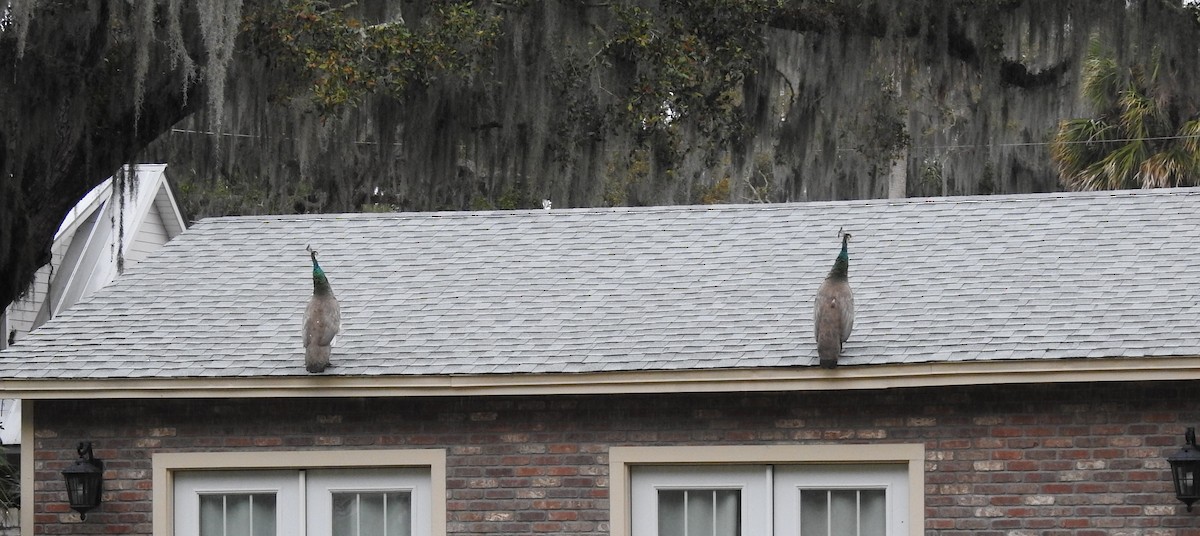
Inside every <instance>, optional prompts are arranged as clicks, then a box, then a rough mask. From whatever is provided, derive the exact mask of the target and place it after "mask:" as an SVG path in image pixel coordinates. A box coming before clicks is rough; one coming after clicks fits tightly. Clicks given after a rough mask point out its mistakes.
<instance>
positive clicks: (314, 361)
mask: <svg viewBox="0 0 1200 536" xmlns="http://www.w3.org/2000/svg"><path fill="white" fill-rule="evenodd" d="M330 350H331V348H330V347H329V346H320V345H317V344H314V345H311V346H309V347H308V348H305V349H304V368H305V369H307V370H308V371H309V372H324V371H325V367H328V366H329V354H330Z"/></svg>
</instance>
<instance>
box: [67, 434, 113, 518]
mask: <svg viewBox="0 0 1200 536" xmlns="http://www.w3.org/2000/svg"><path fill="white" fill-rule="evenodd" d="M75 451H76V452H78V453H79V459H78V460H75V463H73V464H71V466H70V467H67V468H66V469H63V472H62V474H63V478H65V479H66V480H67V501H68V502H70V503H71V508H72V509H74V510H75V511H76V512H79V519H80V520H84V519H87V511H88V510H91V509H92V508H95V507H97V506H100V492H101V491H103V490H104V461H103V460H97V459H96V458H95V457H94V456H92V444H91V442H88V443H86V444H84V443H82V442H81V443H79V446H78V447H76V448H75Z"/></svg>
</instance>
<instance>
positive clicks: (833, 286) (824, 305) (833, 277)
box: [813, 231, 854, 368]
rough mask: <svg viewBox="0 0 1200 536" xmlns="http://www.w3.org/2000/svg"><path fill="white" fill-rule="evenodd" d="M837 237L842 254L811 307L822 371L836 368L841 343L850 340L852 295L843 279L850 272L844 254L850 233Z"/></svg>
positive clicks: (852, 326)
mask: <svg viewBox="0 0 1200 536" xmlns="http://www.w3.org/2000/svg"><path fill="white" fill-rule="evenodd" d="M838 234H840V235H842V252H841V253H839V254H838V256H837V260H835V261H834V262H833V269H832V270H829V275H828V276H826V277H825V281H823V282H822V283H821V288H820V289H818V290H817V301H816V304H815V305H814V307H813V331H814V333H815V334H816V337H817V355H818V356H820V358H821V366H822V367H824V368H834V367H836V366H837V361H838V357H839V356H840V355H841V354H842V343H844V342H846V339H849V338H850V330H852V329H854V293H852V292H851V291H850V281H849V280H848V279H847V277H846V276H847V274H846V272H847V270H848V269H849V268H850V254H849V253H847V251H846V246H847V244H848V243H849V242H850V233H842V232H841V231H838Z"/></svg>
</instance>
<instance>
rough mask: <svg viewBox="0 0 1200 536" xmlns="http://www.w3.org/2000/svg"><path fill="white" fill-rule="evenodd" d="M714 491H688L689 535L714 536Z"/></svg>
mask: <svg viewBox="0 0 1200 536" xmlns="http://www.w3.org/2000/svg"><path fill="white" fill-rule="evenodd" d="M712 534H713V492H711V491H707V490H689V491H688V492H687V536H712Z"/></svg>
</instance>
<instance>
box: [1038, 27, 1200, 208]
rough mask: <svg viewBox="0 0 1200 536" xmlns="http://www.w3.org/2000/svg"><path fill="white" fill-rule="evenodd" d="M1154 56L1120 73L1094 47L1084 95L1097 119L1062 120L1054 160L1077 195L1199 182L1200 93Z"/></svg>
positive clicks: (1105, 53) (1110, 59)
mask: <svg viewBox="0 0 1200 536" xmlns="http://www.w3.org/2000/svg"><path fill="white" fill-rule="evenodd" d="M1175 76H1176V75H1175V74H1174V73H1172V72H1170V70H1169V69H1166V68H1164V59H1163V58H1162V57H1161V56H1159V55H1157V54H1155V56H1153V57H1152V58H1151V61H1150V63H1149V64H1137V65H1132V66H1128V67H1122V66H1120V65H1118V64H1117V62H1116V61H1115V60H1114V59H1113V55H1112V53H1111V52H1110V51H1105V50H1103V49H1102V48H1101V47H1100V46H1098V45H1097V46H1095V47H1094V48H1093V50H1092V52H1091V55H1090V56H1089V57H1088V60H1087V63H1086V66H1085V69H1084V81H1083V95H1084V98H1085V99H1086V100H1087V101H1088V102H1089V103H1090V104H1091V105H1092V107H1093V108H1094V109H1095V110H1096V112H1097V115H1096V116H1095V117H1085V118H1076V119H1067V120H1064V121H1063V122H1062V123H1061V125H1060V126H1059V129H1058V132H1057V134H1056V135H1055V137H1054V144H1053V146H1052V155H1053V158H1054V161H1055V163H1056V164H1057V166H1058V170H1059V174H1060V178H1061V180H1062V181H1063V184H1064V185H1066V186H1067V187H1068V188H1071V189H1075V190H1112V189H1119V188H1138V187H1142V188H1160V187H1168V186H1195V185H1197V184H1200V95H1197V94H1196V93H1195V92H1191V93H1189V92H1187V91H1186V89H1185V88H1183V87H1180V86H1179V84H1178V81H1177V80H1175V79H1174V78H1175Z"/></svg>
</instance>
